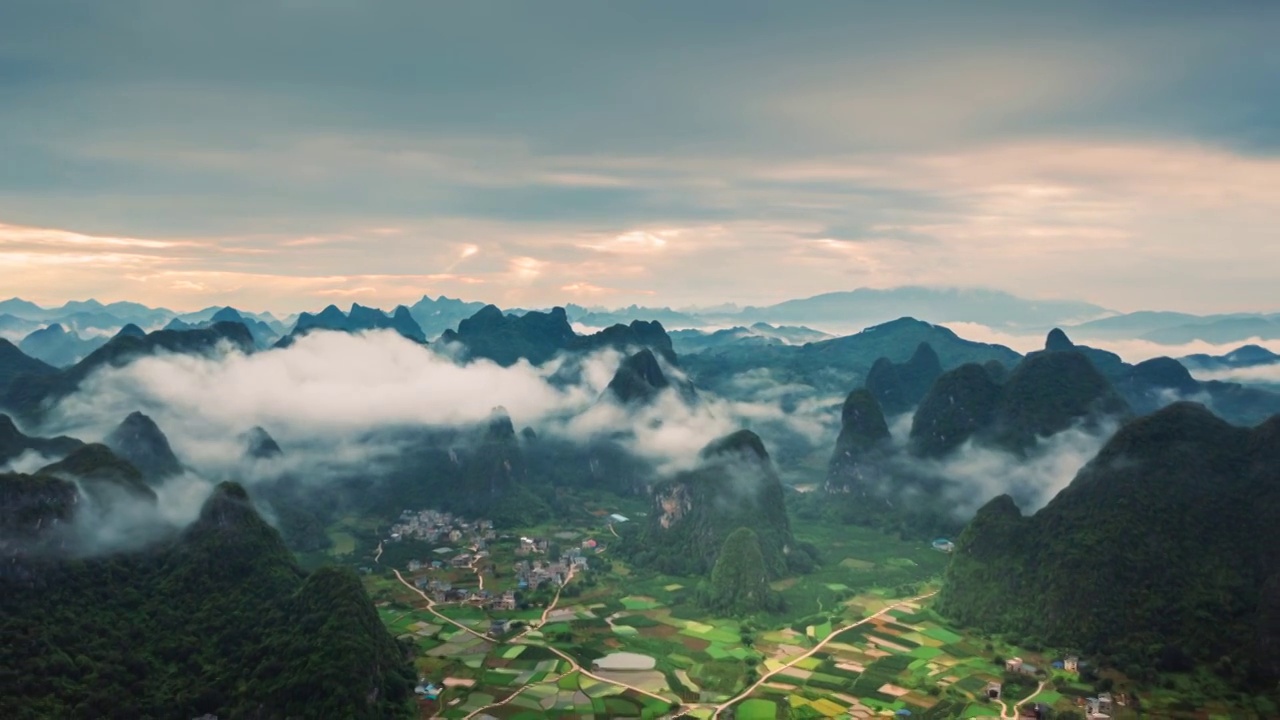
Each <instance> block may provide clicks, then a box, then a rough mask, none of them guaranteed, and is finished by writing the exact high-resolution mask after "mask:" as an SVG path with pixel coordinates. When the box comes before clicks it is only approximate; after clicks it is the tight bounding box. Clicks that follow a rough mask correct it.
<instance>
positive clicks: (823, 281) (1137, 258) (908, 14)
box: [0, 0, 1280, 312]
mask: <svg viewBox="0 0 1280 720" xmlns="http://www.w3.org/2000/svg"><path fill="white" fill-rule="evenodd" d="M553 5H554V6H553V7H547V8H540V9H539V10H538V11H534V10H531V9H529V8H522V7H520V6H519V5H518V4H511V5H509V6H505V7H504V9H503V11H502V12H501V13H498V14H497V15H494V14H491V13H485V12H483V11H482V10H480V9H477V8H474V7H469V6H466V4H463V5H462V6H459V7H450V8H439V7H427V6H423V5H421V4H420V3H412V2H407V1H404V0H401V1H397V2H390V3H389V4H388V5H387V7H386V8H385V11H384V13H383V14H380V15H378V16H377V17H372V16H371V17H364V16H361V15H360V14H359V13H355V12H353V11H352V10H351V9H350V8H344V7H342V6H341V4H335V3H323V4H320V5H318V6H312V5H309V6H308V7H306V8H299V7H297V6H295V5H294V4H291V3H276V4H273V5H270V6H262V5H261V4H256V5H254V6H253V7H252V9H249V6H248V5H247V4H244V3H233V7H231V8H228V9H227V10H226V11H225V12H220V13H214V12H211V11H209V10H204V9H199V8H194V7H193V8H184V9H182V10H180V11H174V10H173V9H172V8H169V7H167V6H165V5H163V4H161V3H157V2H154V1H153V0H146V1H144V2H141V3H138V4H136V6H133V7H130V8H129V10H128V11H127V12H126V11H125V10H124V9H121V8H116V7H108V8H103V9H101V10H98V11H95V12H94V13H92V14H91V15H89V16H86V17H84V18H81V19H79V20H77V21H76V22H71V20H70V19H69V18H68V14H67V13H63V12H58V11H57V10H56V9H55V8H53V7H52V6H50V7H44V6H42V5H41V4H38V3H36V4H31V6H30V7H24V8H22V9H21V10H15V11H14V12H12V13H9V14H8V16H7V17H6V21H7V22H6V23H5V26H4V27H3V28H0V42H3V44H4V47H5V48H6V52H7V53H8V55H7V58H8V62H7V64H6V67H7V68H9V69H10V71H9V72H7V73H5V74H4V75H3V76H2V77H0V89H3V90H4V91H5V92H6V97H12V98H14V100H15V101H14V102H10V103H5V104H4V105H3V106H0V125H3V126H4V127H6V128H8V129H9V130H10V132H6V133H4V134H3V137H2V138H0V156H3V157H5V159H6V164H5V168H4V169H2V170H0V222H3V223H5V225H6V226H8V227H23V228H46V229H48V231H47V232H48V233H53V234H54V235H55V236H56V239H57V243H58V244H57V246H56V247H55V246H51V245H49V244H48V243H47V242H45V241H41V242H42V243H44V244H42V245H41V246H40V247H38V248H37V247H36V246H35V245H30V246H24V247H22V248H17V247H8V248H7V249H5V251H6V252H8V253H10V255H6V256H0V262H3V263H4V266H5V267H22V268H24V272H21V273H14V275H15V276H16V277H13V278H9V277H6V278H5V280H6V281H7V282H6V287H8V288H9V289H10V292H16V293H19V294H22V295H35V296H39V297H42V298H48V299H49V300H50V301H53V300H59V299H62V298H65V297H68V296H71V295H73V294H75V295H82V294H83V293H84V292H92V293H93V294H95V295H102V296H110V297H111V298H112V299H124V298H126V297H128V298H129V299H135V300H141V301H145V302H148V303H150V304H160V305H167V306H176V307H189V306H188V303H190V304H191V305H195V304H197V303H200V302H203V303H205V304H212V303H213V302H217V301H219V300H222V301H227V302H234V303H235V304H237V305H245V306H248V307H254V308H258V309H267V308H270V309H273V310H300V309H304V308H308V307H309V304H310V303H313V302H314V301H315V299H316V298H317V297H318V295H317V293H318V292H319V291H323V290H326V289H327V288H324V287H320V288H316V287H315V286H314V284H310V283H301V282H299V283H289V284H281V283H278V282H277V279H278V278H281V277H283V276H287V275H291V274H292V275H294V276H297V277H303V276H305V277H310V278H329V277H337V276H344V277H347V276H350V277H357V276H363V277H372V276H397V277H402V278H403V280H401V281H398V282H397V283H396V287H388V288H387V289H386V290H385V291H383V293H382V294H381V296H380V297H381V298H384V299H382V300H380V302H382V304H386V303H388V302H390V303H391V304H394V303H398V302H406V301H411V300H413V299H415V298H416V297H418V296H420V295H421V294H422V293H423V292H431V293H433V294H439V293H449V294H453V295H457V294H460V291H467V290H469V289H471V288H470V287H469V286H468V285H467V283H468V282H471V283H475V282H484V283H486V285H487V288H486V289H487V290H488V294H489V296H488V297H486V299H488V300H491V301H494V302H502V303H507V304H509V305H517V306H524V307H529V306H546V305H550V304H554V303H557V302H562V301H563V300H564V299H566V298H569V297H572V296H571V295H569V294H568V292H567V291H565V290H562V288H565V287H569V286H572V285H573V284H574V283H576V282H589V283H591V284H593V285H597V286H599V287H610V288H615V289H617V290H618V294H617V295H615V296H612V297H614V298H616V299H617V300H618V301H619V302H620V303H623V304H625V303H629V302H641V301H644V300H645V299H646V296H645V295H644V294H643V293H644V292H646V291H648V292H654V293H656V294H657V296H659V297H661V298H663V300H664V303H665V304H671V305H687V304H708V303H710V304H718V303H721V302H725V301H728V300H732V301H737V302H742V303H750V304H754V305H759V304H763V303H767V302H771V301H777V300H782V299H786V298H789V297H794V296H797V295H809V294H815V293H820V292H826V291H834V290H847V289H850V288H852V287H857V286H868V287H886V286H892V285H902V284H941V285H948V286H954V285H965V286H991V287H998V288H1001V289H1005V290H1009V291H1012V292H1016V293H1019V294H1022V295H1028V296H1032V297H1038V296H1041V295H1048V296H1083V297H1084V299H1088V300H1090V301H1093V302H1097V303H1100V304H1102V305H1106V306H1109V307H1116V308H1119V309H1137V308H1139V307H1143V306H1148V305H1155V306H1165V307H1169V308H1175V309H1187V310H1191V311H1200V312H1205V311H1215V310H1245V309H1251V308H1256V307H1258V306H1260V305H1262V304H1265V303H1268V302H1270V301H1271V297H1272V294H1271V281H1272V278H1271V277H1270V275H1269V274H1268V273H1267V269H1268V268H1271V267H1274V266H1275V265H1276V264H1277V262H1280V257H1277V255H1276V253H1277V252H1280V251H1278V250H1276V249H1275V248H1276V244H1275V243H1273V242H1271V238H1272V236H1273V234H1274V233H1273V230H1272V229H1273V228H1274V227H1275V226H1276V221H1277V217H1276V212H1277V211H1276V208H1277V206H1280V203H1277V196H1276V190H1275V188H1276V187H1280V171H1278V170H1277V163H1276V160H1275V158H1274V153H1272V152H1270V151H1269V150H1270V149H1274V148H1275V147H1277V146H1280V136H1278V135H1277V132H1276V129H1275V123H1274V122H1272V118H1273V117H1274V115H1275V101H1274V98H1275V97H1277V95H1278V94H1280V93H1277V90H1278V89H1280V88H1277V85H1276V83H1277V80H1276V75H1275V73H1268V72H1267V69H1268V67H1269V66H1268V65H1267V63H1265V62H1259V61H1258V58H1259V57H1261V56H1262V55H1261V54H1265V52H1266V50H1268V49H1269V48H1270V42H1271V40H1272V38H1271V37H1270V35H1269V34H1267V30H1268V29H1269V28H1270V27H1273V26H1274V22H1273V21H1274V20H1275V19H1276V17H1277V15H1276V13H1277V10H1275V9H1274V8H1270V7H1266V6H1264V5H1263V4H1256V3H1255V4H1254V5H1253V6H1251V7H1249V8H1248V9H1247V10H1244V9H1241V10H1239V11H1238V12H1231V13H1219V14H1210V13H1207V12H1206V11H1203V10H1196V9H1193V8H1190V7H1179V8H1176V9H1171V10H1168V11H1167V12H1166V13H1165V14H1164V15H1163V16H1162V21H1161V23H1160V25H1159V27H1151V26H1150V24H1149V21H1148V19H1147V18H1144V17H1141V16H1140V15H1139V14H1138V13H1136V12H1134V11H1133V10H1131V9H1125V8H1119V7H1111V6H1106V7H1103V6H1097V5H1094V6H1088V7H1083V6H1082V7H1073V8H1071V9H1070V10H1067V11H1064V12H1062V13H1055V14H1053V15H1052V17H1051V16H1049V15H1045V14H1044V13H1037V12H1033V11H1031V10H1030V9H1027V8H1012V7H1001V8H1000V9H998V10H996V9H992V8H989V9H985V10H976V11H975V10H972V9H965V10H961V9H959V8H944V9H938V8H933V9H931V10H930V11H929V12H927V13H924V12H919V11H918V10H913V9H910V8H898V7H891V6H888V5H886V6H884V7H876V8H873V9H871V8H864V7H857V6H854V5H848V6H837V5H830V6H821V7H813V8H806V9H803V10H798V11H794V12H791V13H788V14H787V15H786V17H781V16H778V15H776V14H770V15H769V22H767V23H756V22H742V21H741V20H742V19H743V18H751V17H754V14H753V13H754V12H755V11H754V10H751V9H748V10H742V9H740V8H741V4H740V3H737V4H735V5H734V7H733V12H732V13H731V14H733V15H734V17H735V18H738V20H739V21H734V22H725V21H724V18H725V17H726V14H727V13H726V7H725V6H724V5H722V4H717V3H714V2H713V3H709V4H701V3H700V4H698V6H697V7H688V8H685V7H681V8H665V9H663V10H661V11H655V12H652V13H647V14H646V15H645V17H644V18H637V17H636V16H635V14H634V13H628V12H624V11H622V10H620V9H618V8H609V7H593V8H583V7H581V6H579V5H576V4H573V5H568V4H561V3H553ZM250 16H251V17H252V20H251V21H250V20H249V19H248V18H249V17H250ZM569 17H571V18H572V22H567V21H565V18H569ZM246 27H247V28H248V29H246ZM530 27H535V28H538V32H537V33H530V32H529V31H528V29H529V28H530ZM468 28H470V29H473V30H479V29H481V28H482V29H483V31H482V32H480V31H477V32H471V33H467V32H459V30H460V29H468ZM944 28H945V30H944ZM1139 28H1140V30H1141V31H1140V32H1138V31H1137V30H1138V29H1139ZM231 34H234V35H235V36H236V38H237V53H236V57H235V58H230V59H229V58H227V57H226V53H225V52H220V51H219V48H222V47H224V46H225V43H224V42H223V40H224V39H225V37H227V36H229V35H231ZM463 37H465V38H467V39H466V40H465V41H464V40H462V39H461V38H463ZM33 38H39V39H40V41H39V42H36V41H34V40H33ZM303 38H305V41H304V40H303ZM602 38H608V40H607V48H606V47H604V46H603V45H602V43H604V42H605V41H604V40H602ZM1187 38H1193V39H1194V40H1195V42H1194V43H1193V45H1194V49H1193V50H1191V51H1188V52H1185V53H1181V54H1179V56H1178V57H1177V58H1174V59H1170V57H1169V53H1168V52H1167V48H1168V47H1174V46H1177V47H1183V46H1186V45H1187V44H1188V43H1187V42H1186V39H1187ZM317 48H326V51H325V52H323V53H321V52H318V51H317ZM690 48H696V50H695V51H690ZM1260 53H1261V54H1260ZM445 66H448V67H449V68H451V71H450V72H444V73H442V72H428V71H426V69H429V68H438V67H445ZM1223 108H1226V110H1224V109H1223ZM905 237H911V238H914V239H915V240H916V242H915V243H914V245H912V247H909V248H903V247H902V245H904V244H907V243H902V242H895V241H894V240H895V239H901V238H905ZM86 239H87V240H86ZM32 240H33V238H32V237H28V238H27V240H24V241H23V242H24V243H30V242H31V241H32ZM82 240H83V241H84V242H82V244H80V245H75V242H80V241H82ZM113 240H118V241H122V242H125V243H126V244H125V245H116V246H115V247H114V249H112V247H110V246H109V243H110V242H112V241H113ZM470 247H475V248H478V250H477V251H476V252H475V253H474V254H472V255H469V256H466V257H460V250H461V251H462V252H463V253H465V252H467V251H466V250H465V249H464V248H470ZM109 251H110V252H109ZM112 252H114V256H113V255H112V254H111V253H112ZM51 254H52V255H64V256H65V257H63V258H61V259H48V257H47V256H49V255H51ZM34 256H45V257H44V258H43V259H42V258H37V257H34ZM1239 257H1247V258H1249V259H1250V262H1248V263H1239V262H1237V261H1236V259H1237V258H1239ZM525 258H527V259H530V260H532V261H533V262H536V263H542V265H539V266H537V267H532V266H530V265H528V264H525V265H518V264H517V261H519V262H524V263H527V261H525V260H522V259H525ZM464 260H465V262H466V273H465V274H462V273H461V272H460V271H459V270H458V268H459V267H461V266H460V265H459V263H460V262H462V261H464ZM70 265H74V266H75V267H76V268H77V270H75V271H74V272H72V271H70V270H69V269H67V268H66V266H70ZM57 267H62V268H63V269H61V270H58V269H57ZM123 267H127V268H128V272H122V268H123ZM27 268H31V269H33V270H34V271H33V272H26V271H25V269H27ZM284 268H294V269H293V270H290V271H286V270H284ZM534 270H537V271H538V272H536V273H535V272H534ZM169 272H174V273H185V274H198V273H223V274H226V275H224V277H229V276H235V277H236V278H238V280H237V283H236V290H235V292H236V296H235V297H225V296H224V297H222V298H218V297H217V293H218V292H222V293H228V292H229V291H228V290H227V289H226V288H225V286H219V285H218V284H217V283H213V282H206V281H205V280H204V279H200V278H196V279H192V278H179V279H185V280H189V281H190V282H192V283H197V284H202V285H204V286H205V287H206V288H207V290H206V291H205V293H203V294H201V293H199V292H198V291H196V290H195V289H194V288H191V287H188V286H186V285H181V286H180V287H179V288H177V289H175V288H174V287H173V282H172V278H166V279H165V280H164V281H162V282H161V281H156V280H154V278H156V277H157V276H161V277H163V276H164V275H165V274H166V273H169ZM447 275H459V276H460V277H458V278H448V277H444V276H447ZM421 278H435V279H432V280H423V279H421ZM464 278H465V279H464ZM760 278H768V280H769V281H768V282H758V280H759V279H760ZM1169 278H1176V281H1173V282H1170V281H1169ZM513 280H514V281H517V282H512V281H513ZM366 285H368V283H360V284H359V285H358V287H364V286H366ZM220 287H221V289H220ZM401 292H403V293H404V294H403V295H398V296H395V293H401Z"/></svg>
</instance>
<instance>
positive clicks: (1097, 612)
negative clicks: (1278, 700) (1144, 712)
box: [938, 403, 1280, 683]
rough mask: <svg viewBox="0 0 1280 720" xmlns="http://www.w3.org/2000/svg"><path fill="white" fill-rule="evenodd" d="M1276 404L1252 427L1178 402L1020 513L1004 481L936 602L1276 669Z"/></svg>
mask: <svg viewBox="0 0 1280 720" xmlns="http://www.w3.org/2000/svg"><path fill="white" fill-rule="evenodd" d="M1277 547H1280V417H1277V418H1272V419H1271V420H1270V421H1268V422H1267V423H1265V424H1264V425H1262V426H1260V427H1258V428H1255V429H1253V430H1248V429H1243V428H1238V427H1234V426H1232V425H1229V424H1228V423H1226V422H1225V421H1223V420H1221V419H1220V418H1218V417H1216V416H1215V415H1213V414H1212V413H1211V412H1209V411H1208V410H1207V409H1205V408H1204V407H1203V406H1201V405H1196V404H1192V403H1176V404H1174V405H1171V406H1169V407H1167V408H1164V409H1163V410H1160V411H1158V412H1156V413H1155V414H1153V415H1150V416H1146V417H1142V418H1139V419H1137V420H1134V421H1132V422H1130V423H1129V424H1128V425H1126V426H1125V427H1123V428H1122V429H1121V430H1120V431H1119V432H1118V433H1117V434H1116V435H1115V436H1114V437H1113V438H1112V439H1111V441H1110V442H1108V443H1107V445H1106V447H1104V448H1103V450H1102V451H1101V452H1100V453H1099V454H1098V456H1097V457H1096V458H1095V459H1094V460H1093V461H1091V462H1090V463H1089V464H1088V465H1087V466H1085V468H1084V469H1082V470H1081V471H1080V473H1079V474H1078V475H1077V476H1076V478H1075V480H1074V481H1073V482H1072V483H1071V485H1070V486H1069V487H1067V488H1066V489H1065V490H1063V491H1062V492H1061V493H1059V495H1058V496H1057V497H1056V498H1054V499H1053V500H1052V501H1051V502H1050V503H1049V504H1048V505H1047V506H1046V507H1044V508H1043V509H1041V510H1040V511H1039V512H1037V513H1035V514H1034V515H1032V516H1030V517H1023V516H1022V515H1021V513H1020V512H1019V511H1018V508H1017V507H1016V506H1015V505H1014V503H1013V501H1012V500H1011V499H1010V498H1009V497H1008V496H1001V497H998V498H996V499H994V500H992V501H991V502H989V503H988V504H987V505H986V506H985V507H983V508H982V509H981V510H980V511H979V512H978V513H977V515H976V516H975V517H974V518H973V520H972V522H971V523H970V524H969V526H968V527H967V528H966V529H965V530H964V532H963V533H962V534H961V536H960V538H959V540H958V542H957V547H956V551H955V553H954V555H953V558H952V561H951V563H950V566H949V567H948V569H947V571H946V575H945V578H944V581H945V584H944V587H943V590H942V592H941V593H940V595H939V598H938V609H939V611H941V612H942V613H944V614H946V615H948V616H950V617H951V618H953V619H955V620H957V621H959V622H961V623H965V624H970V625H975V626H978V627H981V628H983V629H985V630H987V631H993V632H1006V633H1014V634H1016V635H1018V636H1021V637H1025V638H1035V639H1037V640H1039V641H1043V642H1046V643H1049V644H1051V645H1056V646H1060V647H1075V648H1079V649H1081V650H1083V651H1085V652H1087V653H1105V654H1108V655H1110V656H1112V657H1113V658H1118V663H1119V664H1122V665H1125V666H1127V667H1125V668H1122V669H1128V670H1133V671H1138V672H1140V671H1141V670H1142V669H1143V668H1144V667H1154V666H1156V665H1157V664H1158V663H1161V662H1163V661H1162V658H1165V660H1164V661H1167V659H1168V658H1170V657H1175V658H1176V657H1190V658H1194V659H1197V660H1202V661H1217V660H1219V659H1220V658H1222V657H1224V656H1226V657H1229V658H1231V662H1232V663H1234V665H1233V666H1234V667H1235V668H1236V670H1235V672H1236V673H1237V674H1238V675H1239V677H1237V679H1240V680H1243V679H1245V676H1251V677H1254V678H1255V679H1258V678H1263V679H1269V681H1270V682H1271V683H1274V681H1275V679H1276V678H1280V627H1277V626H1276V625H1275V623H1274V622H1272V623H1271V624H1268V618H1271V619H1272V620H1274V619H1275V616H1274V614H1272V615H1268V614H1267V613H1268V612H1271V611H1272V610H1274V609H1275V608H1276V607H1277V605H1276V598H1275V597H1274V594H1275V592H1276V591H1277V590H1278V589H1280V553H1278V552H1277V550H1276V548H1277Z"/></svg>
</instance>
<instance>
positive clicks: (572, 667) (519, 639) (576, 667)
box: [391, 568, 679, 718]
mask: <svg viewBox="0 0 1280 720" xmlns="http://www.w3.org/2000/svg"><path fill="white" fill-rule="evenodd" d="M391 572H393V573H395V575H396V579H397V580H399V581H400V584H401V585H404V586H405V587H407V588H409V589H410V590H412V591H414V592H416V593H417V594H419V595H421V596H422V599H423V600H426V601H427V607H426V610H427V612H430V613H431V614H432V615H435V616H436V617H438V618H440V619H441V620H443V621H445V622H447V623H449V624H450V625H453V626H454V627H456V628H458V629H460V630H465V631H466V632H469V633H471V634H472V635H475V636H476V637H478V638H481V639H483V640H492V638H490V637H488V636H487V635H484V634H482V633H479V632H476V631H475V630H473V629H471V628H469V627H467V626H466V625H463V624H462V623H460V622H458V621H456V620H454V619H453V618H451V617H449V616H447V615H445V614H443V613H441V612H440V611H438V610H436V608H435V601H434V600H432V599H431V596H429V595H427V594H426V593H425V592H423V591H421V590H419V589H418V588H416V587H414V586H413V584H412V583H410V582H409V581H407V580H405V579H404V576H403V575H401V574H400V571H399V570H396V569H394V568H392V570H391ZM572 579H573V570H572V569H570V571H569V577H567V578H565V581H564V584H562V585H561V586H560V587H559V588H558V589H557V590H556V596H555V598H554V599H552V601H551V604H550V605H548V606H547V608H546V610H544V611H543V613H542V619H541V620H539V621H538V624H537V625H536V626H534V625H530V626H528V627H526V628H525V630H524V632H522V633H520V634H519V635H517V636H516V637H514V638H512V639H511V640H508V641H507V644H508V645H529V646H532V647H542V648H546V649H547V650H550V651H551V652H553V653H555V654H556V655H559V656H560V657H561V658H563V659H564V660H565V661H566V662H568V663H569V669H568V670H567V671H565V672H563V673H561V674H560V675H558V676H557V679H559V678H562V677H564V676H565V675H568V674H569V673H572V672H575V671H576V672H579V673H582V674H583V675H585V676H587V677H589V678H591V679H592V680H596V681H598V682H602V683H605V684H607V685H613V686H614V687H620V688H624V689H626V690H631V691H634V692H637V693H640V694H641V695H645V696H647V697H650V698H653V699H655V700H661V701H662V702H664V703H667V704H668V705H673V704H676V703H679V699H676V700H672V699H671V698H666V697H663V696H661V695H659V694H657V693H653V692H649V691H648V690H645V689H644V688H642V687H636V686H635V685H628V684H627V683H624V682H621V681H618V680H611V679H609V678H603V677H600V676H599V675H596V674H595V673H592V672H591V671H589V670H587V669H586V668H584V667H582V665H581V664H580V663H579V662H578V661H577V660H574V659H573V657H571V656H570V655H569V654H567V653H565V652H563V651H561V650H560V649H559V648H556V647H552V646H550V645H543V644H539V643H534V642H530V641H528V640H526V639H524V636H525V634H526V633H528V632H529V631H530V630H536V629H538V628H540V627H542V626H543V625H544V624H546V622H547V616H548V615H550V614H551V612H552V610H554V609H555V606H556V604H558V603H559V602H560V591H561V590H563V589H564V586H565V585H568V584H569V581H570V580H572ZM544 682H546V681H544ZM528 687H529V686H528V685H526V686H525V687H523V688H521V689H519V690H517V691H516V692H514V693H512V694H510V695H508V696H507V697H506V699H504V700H502V701H501V702H496V703H491V704H489V705H486V706H484V707H482V708H479V709H478V710H475V711H474V712H472V713H471V714H469V715H467V718H473V717H476V716H478V715H480V714H481V713H483V712H485V711H488V710H492V709H494V708H497V707H502V706H503V705H506V704H507V703H509V702H511V701H512V700H513V699H515V697H516V696H517V695H519V694H520V693H522V692H524V691H525V689H527V688H528Z"/></svg>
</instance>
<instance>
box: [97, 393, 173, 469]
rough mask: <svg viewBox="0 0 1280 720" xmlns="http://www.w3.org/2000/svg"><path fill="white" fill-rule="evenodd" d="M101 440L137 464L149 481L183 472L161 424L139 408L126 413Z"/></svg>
mask: <svg viewBox="0 0 1280 720" xmlns="http://www.w3.org/2000/svg"><path fill="white" fill-rule="evenodd" d="M103 442H104V443H105V444H106V445H107V447H110V448H111V449H112V450H113V451H114V452H115V453H116V454H118V455H120V457H122V458H124V459H125V460H128V461H129V462H130V463H132V464H133V465H134V466H135V467H137V468H138V470H140V471H141V472H142V474H143V476H145V477H146V478H147V479H148V480H149V481H152V482H157V481H160V480H163V479H164V478H166V477H169V476H170V475H177V474H179V473H181V472H182V463H180V462H178V458H177V456H175V455H174V454H173V448H171V447H170V446H169V439H168V438H167V437H165V435H164V433H163V432H162V431H161V430H160V427H159V426H158V425H156V423H155V421H154V420H152V419H151V418H150V417H148V416H146V415H144V414H143V413H142V412H141V411H138V410H135V411H133V412H131V413H129V416H128V417H126V418H125V419H124V421H123V422H121V423H120V424H119V425H118V426H116V429H115V430H112V431H111V434H110V435H107V437H106V439H105V440H103Z"/></svg>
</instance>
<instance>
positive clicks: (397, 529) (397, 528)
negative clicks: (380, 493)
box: [390, 510, 495, 549]
mask: <svg viewBox="0 0 1280 720" xmlns="http://www.w3.org/2000/svg"><path fill="white" fill-rule="evenodd" d="M494 537H495V535H494V531H493V522H492V521H491V520H476V521H475V522H470V521H468V520H464V519H463V518H460V517H455V516H454V514H453V513H447V512H439V511H438V510H418V511H417V512H415V511H413V510H405V511H404V512H402V513H400V519H399V521H398V522H396V524H394V525H392V526H391V537H390V540H391V541H392V542H399V541H400V540H409V539H412V540H425V541H427V542H433V543H434V542H452V543H464V544H467V545H470V546H473V547H477V548H480V549H483V548H484V547H485V545H486V543H488V542H489V541H492V540H493V539H494Z"/></svg>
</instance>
